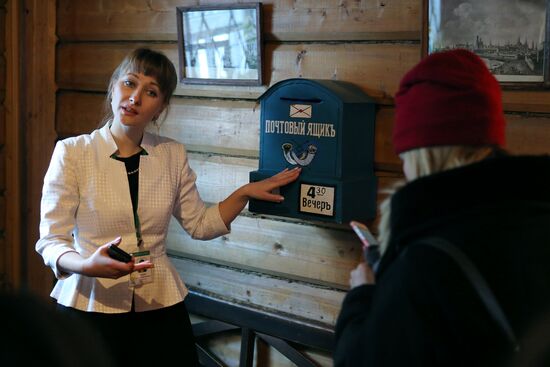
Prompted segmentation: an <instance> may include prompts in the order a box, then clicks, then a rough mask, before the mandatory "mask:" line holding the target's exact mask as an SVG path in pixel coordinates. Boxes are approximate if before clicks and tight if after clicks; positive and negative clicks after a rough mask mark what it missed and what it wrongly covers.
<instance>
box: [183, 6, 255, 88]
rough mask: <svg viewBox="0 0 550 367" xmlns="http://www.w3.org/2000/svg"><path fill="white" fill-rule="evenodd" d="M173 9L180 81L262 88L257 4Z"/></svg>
mask: <svg viewBox="0 0 550 367" xmlns="http://www.w3.org/2000/svg"><path fill="white" fill-rule="evenodd" d="M176 9H177V11H176V14H177V25H178V51H179V77H180V81H181V82H183V83H185V84H220V85H262V44H263V40H262V15H261V10H262V7H261V3H244V4H232V5H205V6H189V7H177V8H176Z"/></svg>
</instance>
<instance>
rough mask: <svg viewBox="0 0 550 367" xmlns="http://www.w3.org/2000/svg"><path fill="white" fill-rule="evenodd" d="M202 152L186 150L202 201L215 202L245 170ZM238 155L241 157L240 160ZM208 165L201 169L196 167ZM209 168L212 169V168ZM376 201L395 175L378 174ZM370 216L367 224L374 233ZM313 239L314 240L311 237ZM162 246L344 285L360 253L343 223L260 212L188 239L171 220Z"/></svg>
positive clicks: (233, 186) (189, 254)
mask: <svg viewBox="0 0 550 367" xmlns="http://www.w3.org/2000/svg"><path fill="white" fill-rule="evenodd" d="M203 157H204V155H193V154H192V155H191V161H190V163H191V166H192V167H193V168H194V169H195V170H196V171H197V175H198V179H197V187H198V189H199V192H201V196H202V197H203V199H204V200H206V201H207V202H210V203H215V202H218V201H220V200H221V199H223V198H225V197H226V196H227V195H228V194H229V193H231V192H232V191H233V190H234V189H236V188H237V187H238V186H240V185H242V184H243V183H246V182H247V179H248V169H246V168H243V167H241V166H238V165H230V164H229V163H228V161H229V160H228V159H226V158H223V159H220V158H221V157H216V158H217V161H218V162H219V161H221V162H224V163H219V164H220V166H219V167H217V166H216V163H215V162H212V161H210V162H207V160H208V159H204V158H203ZM199 159H201V161H199ZM242 161H244V160H241V162H242ZM207 165H209V167H207V168H205V169H204V170H201V169H200V168H199V169H197V167H205V166H207ZM221 170H227V171H231V172H236V171H239V170H240V171H241V174H240V176H241V178H240V179H236V178H235V177H231V178H230V179H225V178H224V177H217V176H218V173H216V172H218V171H221ZM212 172H214V173H212ZM378 179H379V184H378V186H379V198H378V202H380V201H382V199H383V198H385V196H386V194H385V193H384V189H386V188H388V187H390V186H392V185H393V184H394V183H395V182H396V181H398V180H401V176H400V175H387V176H381V177H379V178H378ZM376 225H377V223H376V221H373V222H372V223H371V228H372V229H373V232H376ZM312 239H315V240H312ZM167 243H168V248H169V250H170V251H171V252H172V253H178V254H181V255H184V256H185V257H190V258H195V259H200V260H207V261H211V262H216V263H220V264H229V265H231V266H235V267H241V268H245V269H251V270H255V271H262V272H266V273H270V274H275V275H278V276H286V277H289V278H292V279H302V280H307V281H308V282H311V283H316V284H324V285H330V286H333V287H338V288H342V289H345V288H347V285H348V283H347V280H348V275H349V271H350V270H351V269H352V268H354V267H355V266H356V265H357V262H358V259H359V257H360V256H361V251H360V243H359V242H358V240H357V238H356V237H355V235H354V234H353V232H352V231H351V230H350V229H349V228H348V226H347V225H346V224H341V225H336V224H332V225H331V224H327V223H317V222H311V221H303V220H302V221H295V220H294V221H293V220H290V219H287V218H283V219H281V218H276V219H275V220H271V219H269V218H266V217H265V216H257V215H250V214H245V215H242V216H239V217H238V218H237V219H236V220H235V221H234V222H233V224H232V229H231V233H230V234H228V235H226V236H222V237H220V238H217V239H214V240H210V241H198V240H193V239H192V238H190V237H189V235H187V234H186V233H185V232H184V231H183V229H181V227H180V226H179V224H177V223H176V222H173V223H171V226H170V231H169V235H168V240H167Z"/></svg>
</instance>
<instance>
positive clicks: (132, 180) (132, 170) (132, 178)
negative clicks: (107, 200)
mask: <svg viewBox="0 0 550 367" xmlns="http://www.w3.org/2000/svg"><path fill="white" fill-rule="evenodd" d="M141 155H142V152H141V151H140V152H138V153H136V154H134V155H132V156H130V157H125V158H122V157H117V156H114V158H115V159H116V160H119V161H121V162H124V165H125V166H126V174H127V175H128V185H129V186H130V196H131V197H132V208H133V209H134V213H136V212H137V206H138V187H139V160H140V157H141Z"/></svg>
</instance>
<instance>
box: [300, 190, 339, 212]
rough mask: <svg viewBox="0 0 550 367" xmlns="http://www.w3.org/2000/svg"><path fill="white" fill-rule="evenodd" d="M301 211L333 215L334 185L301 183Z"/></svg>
mask: <svg viewBox="0 0 550 367" xmlns="http://www.w3.org/2000/svg"><path fill="white" fill-rule="evenodd" d="M300 211H301V212H305V213H313V214H320V215H326V216H330V217H332V216H333V215H334V187H330V186H317V185H309V184H301V185H300Z"/></svg>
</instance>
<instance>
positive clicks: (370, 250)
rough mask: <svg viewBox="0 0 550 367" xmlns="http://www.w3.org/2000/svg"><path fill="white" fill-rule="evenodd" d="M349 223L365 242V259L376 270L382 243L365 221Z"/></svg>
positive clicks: (362, 241)
mask: <svg viewBox="0 0 550 367" xmlns="http://www.w3.org/2000/svg"><path fill="white" fill-rule="evenodd" d="M349 225H350V226H351V228H353V230H354V231H355V234H357V237H359V239H360V240H361V243H362V244H363V256H364V257H365V261H366V262H367V264H369V266H370V267H371V268H372V269H373V270H374V271H376V268H377V266H378V261H379V260H380V244H379V243H378V241H377V240H376V238H375V237H374V236H373V235H372V233H370V231H369V229H368V228H367V226H366V225H364V224H363V223H361V222H357V221H354V220H352V221H351V222H350V223H349Z"/></svg>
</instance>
